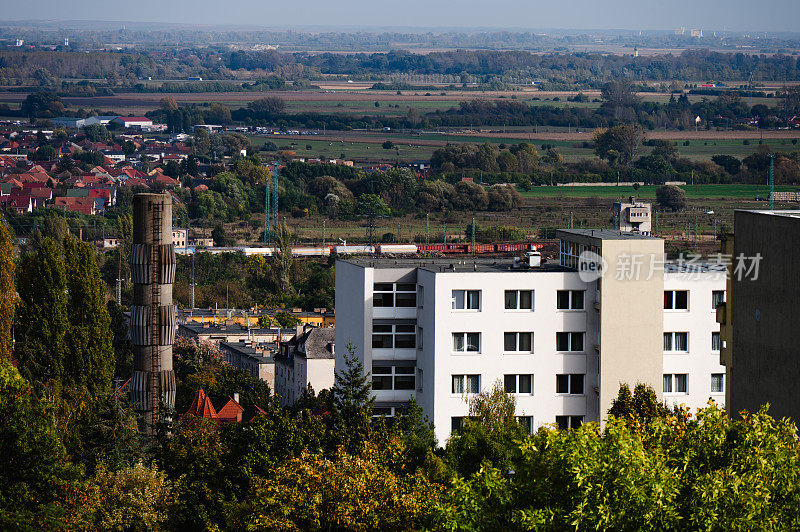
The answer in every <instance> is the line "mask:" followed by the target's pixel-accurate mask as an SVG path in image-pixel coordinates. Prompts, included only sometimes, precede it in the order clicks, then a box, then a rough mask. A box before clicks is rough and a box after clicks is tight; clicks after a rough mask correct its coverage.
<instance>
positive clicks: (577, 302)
mask: <svg viewBox="0 0 800 532" xmlns="http://www.w3.org/2000/svg"><path fill="white" fill-rule="evenodd" d="M584 293H585V291H584V290H559V291H558V292H556V308H557V309H558V310H583V299H584V297H583V296H584Z"/></svg>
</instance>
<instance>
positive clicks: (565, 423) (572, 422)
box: [556, 416, 583, 430]
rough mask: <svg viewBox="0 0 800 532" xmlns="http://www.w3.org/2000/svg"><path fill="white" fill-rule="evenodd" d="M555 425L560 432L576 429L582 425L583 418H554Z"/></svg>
mask: <svg viewBox="0 0 800 532" xmlns="http://www.w3.org/2000/svg"><path fill="white" fill-rule="evenodd" d="M556 424H557V425H558V428H560V429H561V430H567V429H576V428H578V427H580V426H581V425H583V416H556Z"/></svg>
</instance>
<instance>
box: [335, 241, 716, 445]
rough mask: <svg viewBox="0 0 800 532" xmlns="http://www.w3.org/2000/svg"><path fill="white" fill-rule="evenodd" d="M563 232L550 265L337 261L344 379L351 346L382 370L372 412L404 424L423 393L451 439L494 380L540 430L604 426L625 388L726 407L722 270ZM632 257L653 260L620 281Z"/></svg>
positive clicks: (370, 366) (636, 244)
mask: <svg viewBox="0 0 800 532" xmlns="http://www.w3.org/2000/svg"><path fill="white" fill-rule="evenodd" d="M558 237H559V238H560V240H561V252H560V257H559V261H558V263H552V264H551V263H544V264H540V263H539V262H538V260H537V258H536V257H535V256H533V257H530V261H529V262H526V261H519V262H515V263H512V261H511V260H503V259H497V260H492V259H488V260H487V259H480V260H478V259H475V260H470V259H468V260H464V259H460V260H459V259H455V258H454V259H452V260H445V259H434V260H427V259H397V260H395V259H351V260H346V259H345V260H339V261H337V264H336V288H337V290H336V308H337V311H338V319H337V325H336V342H335V343H336V345H337V346H338V348H337V349H336V370H337V371H338V370H340V369H342V368H343V365H344V361H343V354H344V353H346V352H347V351H348V344H349V345H350V346H351V347H350V348H351V349H352V350H353V351H354V352H355V353H356V354H357V355H358V356H359V357H360V358H361V359H362V360H363V363H364V367H365V370H366V371H369V372H371V374H372V382H373V393H374V395H375V399H376V403H375V412H376V413H377V414H384V415H393V414H394V412H395V410H396V409H397V408H398V407H400V406H402V405H403V404H404V403H406V402H408V401H409V399H410V398H411V397H415V398H416V400H417V402H418V403H419V404H420V406H421V407H422V409H423V411H424V412H425V414H426V415H427V416H428V417H429V418H430V419H431V421H433V423H434V426H435V431H436V436H437V438H438V439H439V441H440V442H444V441H445V440H446V439H447V437H448V436H449V435H450V432H451V431H452V430H455V429H458V427H459V426H460V423H461V421H462V420H463V419H464V417H465V416H467V415H468V405H467V401H466V400H467V399H468V398H469V396H470V395H471V394H475V393H478V392H480V391H482V390H486V389H488V388H490V387H491V386H492V385H493V384H494V383H495V382H500V383H501V384H502V385H503V387H504V389H505V390H506V391H507V392H508V393H511V394H513V395H514V396H515V398H516V401H517V416H518V418H519V420H520V422H521V423H524V424H525V425H526V426H527V427H529V428H530V430H535V429H536V428H538V427H539V426H541V425H544V424H551V423H557V424H559V425H560V426H562V427H572V426H577V425H578V424H580V423H582V422H584V421H601V422H602V420H603V419H604V418H605V417H606V412H607V411H608V408H609V407H610V405H611V402H612V401H613V399H614V398H615V397H616V395H617V392H618V391H619V385H620V384H621V383H629V384H635V383H637V382H644V383H647V384H649V385H651V386H652V387H653V388H654V389H655V390H656V393H657V394H658V396H659V398H661V397H662V394H663V398H664V399H665V400H666V401H667V402H669V403H684V404H687V405H689V406H692V407H698V406H702V405H704V404H705V403H706V402H707V401H708V399H709V398H710V397H715V398H717V399H718V400H719V401H722V400H723V397H724V395H723V394H724V377H723V382H722V383H721V386H722V389H723V391H722V392H719V393H717V392H714V393H712V389H714V390H716V389H719V385H720V383H719V382H717V381H714V380H713V379H714V378H715V377H713V376H714V375H719V374H721V373H724V370H723V369H722V368H721V366H720V365H719V358H718V353H714V351H713V350H712V347H713V345H712V341H713V340H712V338H713V335H712V333H713V332H716V331H718V326H717V324H716V321H715V318H716V315H715V312H714V310H713V308H712V299H713V298H714V297H719V296H718V295H713V294H712V292H718V291H719V290H723V291H724V284H725V279H724V270H723V271H722V272H721V271H720V268H714V267H709V266H702V267H698V266H697V265H693V266H691V267H690V266H688V265H686V264H668V265H665V264H664V247H663V241H662V240H660V239H658V238H653V237H650V236H647V235H643V234H640V233H627V232H620V231H608V230H570V231H559V233H558ZM632 257H636V258H638V259H639V260H642V261H644V259H645V258H648V259H652V260H651V261H650V263H649V264H648V265H643V264H640V265H639V266H640V268H639V269H640V274H639V275H633V274H629V273H627V272H624V271H623V272H622V275H620V270H622V266H624V265H626V264H628V263H630V262H631V259H632ZM593 261H594V262H595V264H593ZM653 262H654V263H655V265H652V264H653ZM593 266H598V267H602V270H603V272H604V273H601V274H598V275H596V276H595V275H593V274H592V271H591V270H592V267H593ZM650 268H653V271H650ZM634 273H635V272H634ZM687 273H691V274H692V276H691V277H690V276H688V275H687ZM723 297H724V296H723Z"/></svg>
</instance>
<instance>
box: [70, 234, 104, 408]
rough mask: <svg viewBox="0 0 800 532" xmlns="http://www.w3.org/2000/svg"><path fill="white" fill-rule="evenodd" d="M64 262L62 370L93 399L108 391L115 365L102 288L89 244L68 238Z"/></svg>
mask: <svg viewBox="0 0 800 532" xmlns="http://www.w3.org/2000/svg"><path fill="white" fill-rule="evenodd" d="M64 259H65V260H64V262H65V265H66V268H65V274H66V287H67V292H68V305H67V315H68V320H69V330H68V332H67V335H66V343H67V363H68V366H67V367H66V368H65V370H66V373H67V374H68V375H69V376H70V380H71V381H72V382H73V383H74V384H76V385H79V386H84V387H86V389H87V390H88V391H89V393H91V394H93V395H96V394H98V393H100V392H103V391H106V390H108V388H109V386H110V384H111V378H112V377H113V375H114V365H115V362H116V360H115V357H114V350H113V348H112V340H113V335H112V333H111V317H110V316H109V314H108V309H107V307H106V297H105V295H106V286H105V283H104V282H103V280H102V278H101V276H100V269H99V267H98V266H97V261H96V259H95V251H94V249H92V247H91V246H90V245H89V244H87V243H84V242H80V241H79V240H77V239H76V238H74V237H68V238H67V239H66V240H65V241H64Z"/></svg>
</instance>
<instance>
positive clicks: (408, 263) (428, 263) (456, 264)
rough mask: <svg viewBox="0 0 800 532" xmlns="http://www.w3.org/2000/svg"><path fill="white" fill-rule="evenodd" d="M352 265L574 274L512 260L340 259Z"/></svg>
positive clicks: (545, 264) (556, 267)
mask: <svg viewBox="0 0 800 532" xmlns="http://www.w3.org/2000/svg"><path fill="white" fill-rule="evenodd" d="M340 260H342V261H344V262H349V263H350V264H355V265H356V266H360V267H362V268H378V269H393V268H401V269H414V268H420V269H422V270H427V271H430V272H434V273H468V272H513V273H534V272H572V271H575V270H571V269H569V268H565V267H563V266H560V265H559V264H558V263H555V262H544V260H543V261H542V264H541V266H537V267H535V268H513V267H512V264H513V262H512V260H511V259H508V258H506V259H488V258H474V259H473V258H468V257H453V258H447V259H420V258H417V259H412V258H399V259H393V258H382V257H375V258H363V259H340Z"/></svg>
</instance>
